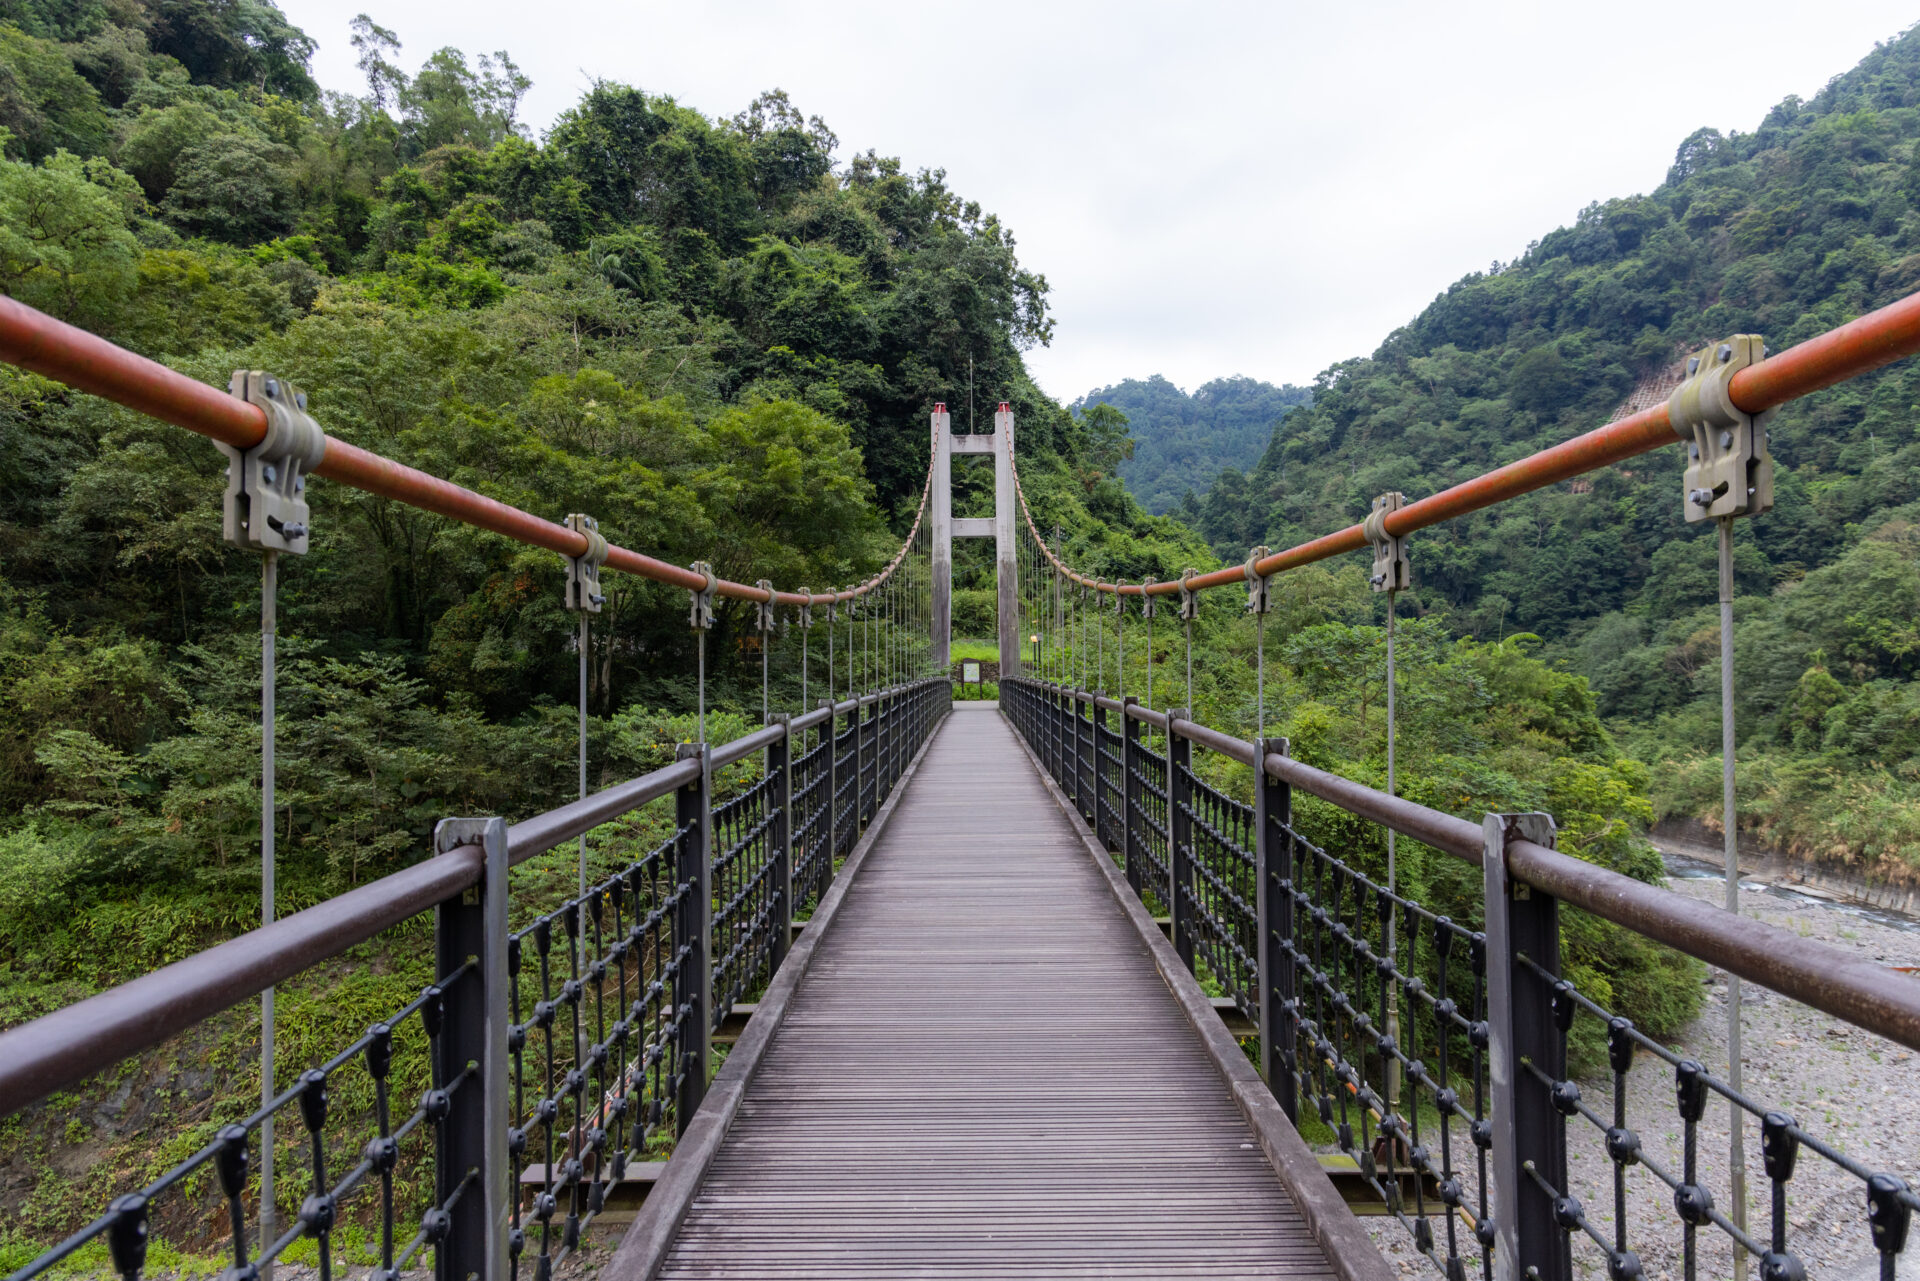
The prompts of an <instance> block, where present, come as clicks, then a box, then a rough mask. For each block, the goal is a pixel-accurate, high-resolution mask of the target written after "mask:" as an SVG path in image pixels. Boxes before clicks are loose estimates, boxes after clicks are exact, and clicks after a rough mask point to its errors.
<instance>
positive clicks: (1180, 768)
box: [1167, 707, 1193, 973]
mask: <svg viewBox="0 0 1920 1281" xmlns="http://www.w3.org/2000/svg"><path fill="white" fill-rule="evenodd" d="M1186 719H1187V709H1186V708H1184V707H1181V708H1176V709H1174V710H1173V711H1170V712H1168V713H1167V912H1168V914H1169V915H1170V916H1171V917H1172V926H1173V950H1174V951H1175V952H1178V953H1179V954H1180V962H1181V964H1183V965H1185V966H1186V967H1187V970H1188V972H1189V973H1191V972H1192V970H1193V902H1192V899H1191V897H1190V895H1189V891H1190V890H1191V889H1192V888H1193V869H1192V866H1191V861H1192V857H1193V817H1192V808H1193V785H1192V782H1191V778H1192V776H1191V774H1190V771H1191V769H1192V768H1193V744H1192V742H1190V741H1189V740H1187V739H1184V738H1182V737H1181V736H1180V735H1179V733H1178V732H1177V731H1176V727H1175V722H1176V721H1183V720H1186Z"/></svg>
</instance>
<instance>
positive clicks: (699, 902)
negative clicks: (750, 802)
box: [673, 743, 713, 1134]
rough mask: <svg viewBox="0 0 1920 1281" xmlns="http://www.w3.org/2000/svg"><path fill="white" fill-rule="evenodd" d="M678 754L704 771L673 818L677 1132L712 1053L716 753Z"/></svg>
mask: <svg viewBox="0 0 1920 1281" xmlns="http://www.w3.org/2000/svg"><path fill="white" fill-rule="evenodd" d="M677 759H679V760H683V761H684V760H689V759H693V760H698V761H699V762H700V777H699V778H697V779H695V780H694V781H693V782H691V783H688V784H686V785H685V786H683V787H681V788H680V789H679V790H678V791H676V792H675V793H674V801H673V806H674V821H675V822H676V823H677V824H678V825H679V827H680V829H681V837H680V848H679V850H678V851H677V852H678V856H679V857H678V866H677V867H676V869H675V872H674V875H675V878H676V879H677V880H678V881H679V883H680V884H682V885H685V886H687V887H688V890H687V894H686V896H685V897H684V898H682V899H681V900H680V906H679V908H678V910H677V911H676V913H675V920H674V929H673V937H674V942H675V943H676V945H677V949H676V950H679V951H680V952H681V961H680V971H679V973H678V974H677V975H676V976H675V979H674V994H673V995H674V1004H675V1005H676V1006H678V1007H680V1008H682V1009H684V1010H686V1016H685V1019H684V1020H683V1021H682V1023H681V1024H680V1091H679V1094H678V1096H677V1097H676V1098H675V1100H674V1124H675V1126H676V1127H677V1129H676V1133H679V1134H684V1133H686V1130H687V1124H688V1122H690V1121H692V1120H693V1114H694V1113H695V1112H697V1111H699V1109H700V1100H701V1099H703V1098H705V1097H706V1094H707V1072H708V1069H709V1067H710V1065H711V1060H712V1058H713V968H712V967H713V861H712V859H711V857H710V855H709V850H710V849H711V846H712V827H713V805H712V803H711V802H712V788H713V754H712V752H711V751H709V750H708V748H707V745H706V744H705V743H682V744H680V750H679V753H678V756H677Z"/></svg>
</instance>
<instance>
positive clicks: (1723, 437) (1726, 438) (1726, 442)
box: [1720, 431, 1733, 449]
mask: <svg viewBox="0 0 1920 1281" xmlns="http://www.w3.org/2000/svg"><path fill="white" fill-rule="evenodd" d="M1720 448H1722V449H1732V448H1733V433H1732V432H1730V431H1723V432H1721V433H1720Z"/></svg>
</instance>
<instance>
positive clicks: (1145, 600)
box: [1140, 577, 1153, 618]
mask: <svg viewBox="0 0 1920 1281" xmlns="http://www.w3.org/2000/svg"><path fill="white" fill-rule="evenodd" d="M1151 586H1153V579H1152V578H1151V577H1147V578H1143V579H1141V580H1140V617H1142V618H1152V617H1153V597H1151V596H1149V595H1148V594H1147V588H1149V587H1151Z"/></svg>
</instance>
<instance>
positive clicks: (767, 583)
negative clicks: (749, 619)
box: [754, 578, 779, 632]
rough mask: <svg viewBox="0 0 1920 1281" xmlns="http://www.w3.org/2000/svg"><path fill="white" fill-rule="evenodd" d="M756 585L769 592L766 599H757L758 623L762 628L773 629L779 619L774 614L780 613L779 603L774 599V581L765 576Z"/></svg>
mask: <svg viewBox="0 0 1920 1281" xmlns="http://www.w3.org/2000/svg"><path fill="white" fill-rule="evenodd" d="M754 586H755V587H758V588H759V589H760V590H761V591H763V592H765V593H766V594H767V598H766V599H765V600H762V601H755V602H754V607H755V609H756V610H758V612H759V613H758V625H759V628H760V630H761V631H763V632H770V631H772V630H773V627H774V623H775V622H776V621H777V620H776V619H775V617H774V616H775V615H776V614H777V613H779V609H778V607H777V603H776V602H775V600H774V592H773V583H772V581H771V580H769V579H765V578H763V579H761V580H760V581H759V582H757V583H755V584H754Z"/></svg>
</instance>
